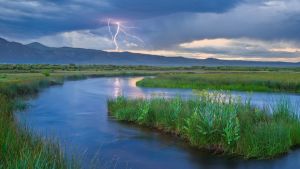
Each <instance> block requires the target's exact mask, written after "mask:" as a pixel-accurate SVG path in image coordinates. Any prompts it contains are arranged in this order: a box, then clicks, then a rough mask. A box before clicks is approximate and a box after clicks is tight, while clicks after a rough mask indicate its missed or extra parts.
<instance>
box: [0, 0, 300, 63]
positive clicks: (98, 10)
mask: <svg viewBox="0 0 300 169" xmlns="http://www.w3.org/2000/svg"><path fill="white" fill-rule="evenodd" d="M109 18H111V19H112V20H114V21H116V23H117V21H118V23H119V22H120V23H121V24H122V25H123V26H124V28H123V29H126V33H128V34H125V33H120V35H118V37H117V39H116V40H117V41H118V44H119V45H120V48H121V49H122V50H128V51H133V52H143V53H153V54H163V55H168V56H175V55H183V56H185V57H197V58H203V57H216V58H223V59H252V60H271V59H273V60H274V59H275V60H284V61H300V59H299V58H300V53H299V51H300V50H299V49H300V29H299V27H300V19H299V18H300V1H299V0H285V1H282V0H187V1H180V0H151V1H146V0H144V1H143V0H101V1H94V0H85V1H84V0H63V1H47V0H41V1H33V0H32V1H25V0H24V1H22V0H17V1H5V0H0V36H2V37H5V38H8V39H10V40H18V41H22V42H26V43H29V42H32V41H39V42H42V43H44V44H46V45H50V46H71V47H83V48H93V49H102V50H113V49H114V48H115V46H114V43H113V42H112V40H111V39H112V37H111V35H110V34H109V32H108V28H107V20H108V19H109ZM116 23H115V24H114V23H113V24H112V25H111V29H112V33H113V35H114V34H115V32H116V31H117V25H116ZM130 35H132V36H130ZM133 36H136V37H139V38H141V39H143V43H141V42H140V41H138V40H137V39H136V38H134V37H133Z"/></svg>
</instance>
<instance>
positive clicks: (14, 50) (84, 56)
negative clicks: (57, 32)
mask: <svg viewBox="0 0 300 169" xmlns="http://www.w3.org/2000/svg"><path fill="white" fill-rule="evenodd" d="M0 63H2V64H3V63H14V64H70V63H74V64H103V65H104V64H112V65H151V66H252V67H255V66H258V67H260V66H270V67H299V66H300V63H299V62H298V63H292V62H261V61H243V60H220V59H216V58H207V59H193V58H185V57H181V56H177V57H166V56H159V55H149V54H140V53H130V52H106V51H102V50H94V49H84V48H72V47H48V46H46V45H43V44H41V43H38V42H33V43H29V44H22V43H18V42H10V41H7V40H6V39H4V38H1V37H0Z"/></svg>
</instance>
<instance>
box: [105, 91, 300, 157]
mask: <svg viewBox="0 0 300 169" xmlns="http://www.w3.org/2000/svg"><path fill="white" fill-rule="evenodd" d="M108 108H109V112H110V114H111V115H113V116H114V117H116V119H118V120H121V121H129V122H134V123H137V124H139V125H144V126H148V127H154V128H157V129H159V130H162V131H163V132H168V133H173V134H176V135H179V136H180V137H181V138H183V139H185V140H187V141H188V142H189V143H190V144H191V145H192V146H195V147H197V148H200V149H206V150H209V151H212V152H215V153H225V154H229V155H238V156H242V157H244V158H259V159H268V158H272V157H275V156H278V155H280V154H283V153H287V152H288V151H289V150H290V149H291V148H292V147H294V146H297V145H300V120H299V118H298V116H297V115H296V113H295V112H294V109H293V107H292V105H291V104H290V102H289V101H288V100H286V99H282V100H280V101H278V103H277V104H276V105H274V106H273V110H272V111H273V114H272V113H270V111H269V110H267V109H258V108H255V107H252V106H251V103H250V100H249V101H246V102H245V103H243V102H241V101H240V100H239V99H234V98H233V97H231V96H230V95H229V96H227V97H224V95H223V94H221V93H213V94H209V93H207V92H204V93H201V94H200V96H199V97H198V98H196V99H189V100H183V99H181V98H174V99H164V98H152V99H146V100H145V99H127V98H124V97H118V98H116V99H112V100H109V101H108Z"/></svg>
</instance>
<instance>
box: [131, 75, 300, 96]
mask: <svg viewBox="0 0 300 169" xmlns="http://www.w3.org/2000/svg"><path fill="white" fill-rule="evenodd" d="M137 85H138V86H141V87H158V88H191V89H200V90H202V89H206V90H236V91H258V92H291V93H300V73H298V72H291V71H276V72H273V71H267V72H266V71H252V72H251V71H250V72H248V71H246V72H233V71H224V72H202V73H168V74H161V75H159V76H156V77H154V78H145V79H143V80H141V81H139V82H137Z"/></svg>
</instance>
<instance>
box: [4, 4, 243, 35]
mask: <svg viewBox="0 0 300 169" xmlns="http://www.w3.org/2000/svg"><path fill="white" fill-rule="evenodd" d="M238 2H239V0H187V1H180V0H144V1H142V0H106V1H105V0H104V1H103V0H102V1H94V0H61V1H58V0H55V1H53V0H52V1H47V0H41V1H25V0H23V1H22V0H18V1H0V5H1V7H0V22H1V24H0V31H1V32H5V33H6V36H21V37H34V36H36V37H37V36H42V35H47V34H53V33H58V32H64V31H72V30H80V29H95V28H97V27H101V26H104V24H103V23H102V24H101V22H99V20H101V19H104V18H108V17H112V18H121V19H129V20H130V19H145V18H151V17H157V16H161V15H168V14H172V13H178V12H218V13H219V12H224V11H226V10H228V9H230V8H232V7H234V6H235V5H236V4H237V3H238Z"/></svg>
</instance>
